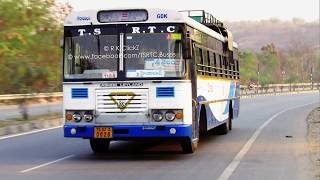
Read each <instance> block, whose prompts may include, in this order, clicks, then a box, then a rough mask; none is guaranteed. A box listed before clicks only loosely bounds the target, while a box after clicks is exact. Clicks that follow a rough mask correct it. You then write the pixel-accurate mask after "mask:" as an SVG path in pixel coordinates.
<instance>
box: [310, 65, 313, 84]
mask: <svg viewBox="0 0 320 180" xmlns="http://www.w3.org/2000/svg"><path fill="white" fill-rule="evenodd" d="M312 76H313V66H311V70H310V81H311V90H313V79H312Z"/></svg>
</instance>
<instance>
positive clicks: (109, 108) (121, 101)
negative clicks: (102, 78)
mask: <svg viewBox="0 0 320 180" xmlns="http://www.w3.org/2000/svg"><path fill="white" fill-rule="evenodd" d="M147 110H148V90H147V89H99V90H96V111H97V113H98V114H104V113H146V112H147Z"/></svg>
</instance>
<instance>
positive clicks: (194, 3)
mask: <svg viewBox="0 0 320 180" xmlns="http://www.w3.org/2000/svg"><path fill="white" fill-rule="evenodd" d="M56 1H57V2H62V3H65V2H68V3H69V4H70V5H71V6H72V7H73V8H74V10H75V11H79V10H85V9H95V8H102V7H104V8H116V7H139V8H141V7H142V8H166V9H176V10H189V9H198V10H199V9H201V10H202V9H203V10H206V11H207V12H209V13H211V14H213V15H214V16H215V17H217V18H218V19H220V20H223V21H240V20H261V19H270V18H278V19H281V20H291V19H292V18H301V19H304V20H306V21H316V20H317V21H318V20H319V1H320V0H158V1H151V0H56Z"/></svg>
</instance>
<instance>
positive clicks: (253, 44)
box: [225, 19, 320, 51]
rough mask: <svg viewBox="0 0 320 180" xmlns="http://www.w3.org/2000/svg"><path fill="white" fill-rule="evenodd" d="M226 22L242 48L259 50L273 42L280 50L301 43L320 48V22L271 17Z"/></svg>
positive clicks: (305, 45)
mask: <svg viewBox="0 0 320 180" xmlns="http://www.w3.org/2000/svg"><path fill="white" fill-rule="evenodd" d="M225 24H226V25H227V27H228V28H229V29H231V31H232V33H233V36H234V39H235V41H236V42H237V43H238V44H239V47H240V49H242V50H248V49H252V50H254V51H259V50H260V49H261V47H262V46H265V45H266V44H271V43H273V44H274V45H275V47H276V48H277V49H278V50H280V51H286V50H287V49H291V48H295V47H296V46H301V45H302V46H304V47H308V48H311V49H314V48H317V49H319V48H320V45H319V44H320V27H319V22H305V21H303V20H301V19H293V20H292V21H280V20H278V19H270V20H261V21H239V22H225Z"/></svg>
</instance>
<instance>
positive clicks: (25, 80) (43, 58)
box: [0, 0, 62, 94]
mask: <svg viewBox="0 0 320 180" xmlns="http://www.w3.org/2000/svg"><path fill="white" fill-rule="evenodd" d="M53 8H55V4H54V1H53V0H27V1H25V0H0V74H1V78H0V93H1V94H6V93H29V92H48V91H59V90H60V84H61V83H60V82H61V64H62V61H61V50H60V48H59V39H60V38H61V35H62V27H61V22H58V21H57V19H56V18H55V16H54V14H53V12H52V9H53Z"/></svg>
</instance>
